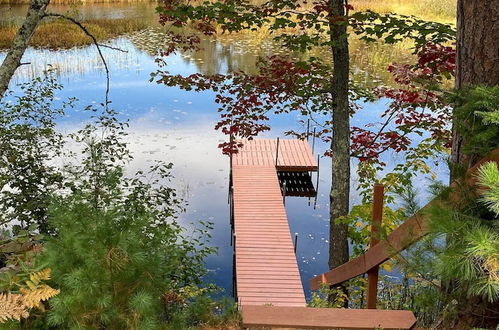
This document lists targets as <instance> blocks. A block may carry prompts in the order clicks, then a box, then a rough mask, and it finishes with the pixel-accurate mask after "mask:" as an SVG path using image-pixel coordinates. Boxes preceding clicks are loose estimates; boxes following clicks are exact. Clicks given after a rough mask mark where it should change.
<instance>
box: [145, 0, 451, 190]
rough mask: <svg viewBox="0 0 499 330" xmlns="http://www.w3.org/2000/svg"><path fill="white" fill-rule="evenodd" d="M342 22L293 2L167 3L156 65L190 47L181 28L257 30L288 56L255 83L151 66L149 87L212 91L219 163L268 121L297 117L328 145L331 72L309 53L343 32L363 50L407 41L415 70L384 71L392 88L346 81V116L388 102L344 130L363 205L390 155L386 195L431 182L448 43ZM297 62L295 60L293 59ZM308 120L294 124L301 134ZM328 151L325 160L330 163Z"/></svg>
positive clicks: (375, 21) (431, 31)
mask: <svg viewBox="0 0 499 330" xmlns="http://www.w3.org/2000/svg"><path fill="white" fill-rule="evenodd" d="M345 9H346V16H345V17H335V16H333V15H332V14H331V8H330V7H329V4H328V2H327V1H315V2H313V3H311V4H302V3H301V2H299V1H293V0H289V1H274V0H269V1H265V2H262V3H258V4H255V3H253V2H251V1H224V2H213V3H211V2H205V3H203V4H201V5H196V4H192V3H191V2H183V1H180V0H166V1H163V2H162V3H161V6H160V7H159V8H158V12H159V13H160V18H161V22H162V23H163V24H165V25H169V26H170V27H172V28H170V29H169V34H170V36H171V43H170V44H169V45H168V47H167V49H166V50H165V55H167V54H170V53H172V52H175V51H176V50H178V49H184V50H185V49H193V48H194V49H195V48H196V47H198V44H199V41H200V36H199V35H198V34H193V33H191V34H189V33H184V31H185V29H181V30H179V29H177V28H181V27H182V28H183V27H186V26H190V27H197V29H198V30H199V34H204V35H205V36H208V37H210V36H212V35H214V34H217V33H220V31H222V33H224V32H229V33H232V32H238V31H244V30H248V31H249V30H258V29H263V28H265V29H266V30H268V31H269V33H270V35H272V36H273V38H274V39H275V41H276V42H277V43H278V44H280V45H281V46H282V47H283V48H284V49H285V50H286V52H287V53H290V54H291V55H290V56H271V57H268V58H261V59H260V61H259V63H258V66H257V72H256V74H249V73H245V72H230V73H228V74H225V75H224V74H216V75H203V74H192V75H189V76H181V75H172V74H170V73H169V72H168V70H167V59H164V58H161V59H158V60H157V61H158V63H159V64H160V66H161V67H162V68H160V69H159V70H158V71H157V72H156V73H154V74H153V75H152V80H156V82H158V83H162V84H165V85H168V86H178V87H180V88H182V89H185V90H195V91H204V90H212V91H214V92H215V93H216V96H215V101H216V102H217V103H218V104H219V109H218V111H219V112H220V113H221V115H220V116H221V117H220V121H219V122H218V123H217V125H216V129H220V130H221V131H222V132H223V133H224V134H226V135H227V136H229V138H228V141H227V142H224V143H221V144H220V147H221V148H222V150H223V152H224V153H234V152H237V149H238V147H239V146H240V142H238V140H237V138H238V137H240V138H250V139H251V138H253V137H254V136H257V135H258V134H260V133H261V132H264V131H267V130H270V126H269V125H268V123H267V122H268V119H269V117H270V116H271V115H282V114H287V113H291V112H297V113H299V114H300V115H302V116H304V117H305V118H307V119H308V120H309V121H310V123H311V124H312V126H315V127H316V128H317V131H316V136H317V137H319V138H321V139H322V140H323V141H324V142H325V143H328V144H330V143H331V139H332V134H334V132H333V129H332V123H333V120H334V118H332V116H331V113H332V109H333V108H334V107H335V104H334V98H333V95H332V91H333V88H332V87H333V86H332V85H331V83H332V80H331V77H332V75H333V63H332V58H330V57H314V56H311V54H312V50H314V49H317V48H321V49H328V48H329V49H330V48H331V46H333V45H334V44H335V42H336V41H335V37H334V36H333V35H332V30H333V27H334V26H336V25H349V26H350V27H351V30H352V32H353V33H354V34H357V35H358V36H359V37H360V38H361V39H362V40H365V41H367V42H369V41H373V40H383V41H384V42H386V43H395V42H398V41H401V40H412V41H413V43H414V53H415V54H416V55H417V58H418V62H417V63H416V64H414V65H410V64H394V65H392V66H390V67H389V68H388V70H389V71H390V72H391V74H392V75H393V77H394V79H395V81H396V82H397V83H398V84H399V87H397V88H393V87H385V86H380V87H379V88H377V89H375V90H374V91H370V90H367V89H366V88H365V87H362V86H361V85H360V84H358V83H356V82H355V81H350V101H351V114H352V115H354V114H355V113H358V114H359V115H360V114H361V113H362V108H361V107H360V106H359V105H358V104H356V101H359V100H368V101H373V100H376V99H388V100H389V101H390V104H389V106H388V108H387V110H386V111H385V112H383V113H382V115H381V116H380V122H372V123H369V124H367V125H366V126H365V127H355V126H354V127H352V128H351V142H350V143H351V156H352V157H353V158H356V159H358V160H359V161H360V163H359V166H358V174H359V178H360V182H359V189H360V190H361V193H362V194H363V196H364V197H367V195H368V194H369V191H370V189H371V187H372V185H373V183H375V182H376V181H379V180H380V178H379V177H378V173H380V172H381V171H382V170H383V169H384V168H385V166H386V164H385V163H384V162H383V161H381V160H380V155H381V154H383V153H385V152H387V151H393V152H396V153H401V154H403V155H404V158H403V160H402V161H401V162H400V163H399V164H397V165H396V166H395V167H394V168H393V169H390V173H389V174H387V175H386V177H385V178H383V179H381V181H382V183H384V184H385V185H386V186H387V187H388V189H389V190H390V191H392V192H396V193H400V192H401V191H402V190H403V187H404V186H407V185H408V184H409V183H410V181H411V179H412V178H413V176H414V175H415V174H416V173H422V174H431V170H430V168H429V166H428V165H427V161H428V160H429V159H434V158H436V157H438V156H439V155H441V153H442V152H443V151H445V150H446V149H447V148H448V147H449V140H450V126H449V125H448V123H449V121H450V114H451V111H450V110H451V109H450V107H448V106H447V104H446V102H445V100H444V98H443V96H444V91H443V90H442V88H441V84H442V83H444V82H445V81H448V80H449V79H451V78H452V77H453V74H454V70H455V50H454V48H453V47H449V46H445V44H448V43H450V42H452V41H453V40H454V38H455V31H454V30H453V28H452V27H451V26H449V25H445V24H440V23H434V22H425V21H422V20H420V19H417V18H415V17H411V16H400V15H395V14H393V13H391V14H378V13H375V12H372V11H367V12H355V13H352V14H350V11H352V10H353V8H352V6H350V5H346V8H345ZM296 54H304V55H308V56H301V57H300V60H297V59H294V56H293V55H296ZM307 119H305V120H304V121H302V122H301V124H302V126H303V128H305V127H306V126H307V125H306V122H307ZM286 134H288V135H292V136H295V137H298V138H305V137H307V134H309V135H311V133H310V132H297V131H293V130H291V131H288V132H287V133H286ZM332 152H334V151H333V150H328V151H326V155H328V156H330V155H331V153H332Z"/></svg>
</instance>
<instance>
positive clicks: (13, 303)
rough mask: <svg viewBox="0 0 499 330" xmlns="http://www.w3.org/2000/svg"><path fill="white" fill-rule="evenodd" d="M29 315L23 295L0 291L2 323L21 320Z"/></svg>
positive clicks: (0, 318) (0, 321)
mask: <svg viewBox="0 0 499 330" xmlns="http://www.w3.org/2000/svg"><path fill="white" fill-rule="evenodd" d="M28 315H29V314H28V311H27V310H26V306H24V303H23V297H22V295H20V294H13V293H10V292H8V293H0V323H4V322H7V321H9V320H17V321H19V320H20V319H21V318H27V317H28Z"/></svg>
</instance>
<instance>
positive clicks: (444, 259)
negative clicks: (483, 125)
mask: <svg viewBox="0 0 499 330" xmlns="http://www.w3.org/2000/svg"><path fill="white" fill-rule="evenodd" d="M482 166H483V167H482V168H481V169H480V170H479V174H478V181H479V185H481V186H491V187H493V188H496V187H497V186H499V175H497V165H496V164H495V163H486V164H485V165H482ZM453 189H454V190H456V189H463V188H462V187H459V186H457V187H454V188H453ZM465 189H469V188H465ZM447 194H448V193H447V192H444V193H443V194H440V196H441V197H440V199H441V202H440V203H437V204H436V205H435V206H433V207H431V208H429V209H428V210H427V213H426V216H427V217H429V219H430V220H429V224H430V233H429V235H428V236H427V237H426V238H425V239H424V240H423V241H421V242H419V243H418V244H417V245H416V246H415V247H412V248H411V249H409V250H408V252H406V253H405V254H402V255H400V256H399V257H398V261H399V263H398V265H399V266H401V269H402V270H403V271H404V273H405V274H406V275H407V276H410V277H412V278H413V279H414V281H415V282H414V283H413V284H412V287H413V288H412V290H414V299H413V305H412V308H413V310H415V312H417V313H421V314H422V315H421V319H422V320H424V321H425V323H426V325H430V324H431V323H434V322H436V321H437V320H439V319H443V320H444V322H445V324H447V325H448V326H452V324H453V323H452V322H454V321H455V320H456V317H458V315H462V314H465V315H466V314H467V313H474V314H476V315H484V317H483V320H487V315H490V313H489V311H486V310H481V309H480V308H481V307H480V304H479V302H480V301H488V302H490V303H495V302H497V301H499V277H498V275H499V266H498V265H499V234H498V232H497V228H498V226H499V218H497V214H495V215H494V213H491V212H490V211H494V210H493V206H494V205H495V204H494V203H488V204H487V206H489V207H490V206H492V207H491V208H490V211H489V210H484V207H483V204H481V203H480V199H476V197H475V198H474V199H467V200H462V201H461V202H460V204H459V206H458V207H456V206H452V205H453V202H452V201H447V200H446V198H447V197H445V196H446V195H447ZM460 196H469V194H464V195H463V194H460ZM454 203H455V201H454ZM449 283H450V284H449ZM418 319H420V316H419V315H418Z"/></svg>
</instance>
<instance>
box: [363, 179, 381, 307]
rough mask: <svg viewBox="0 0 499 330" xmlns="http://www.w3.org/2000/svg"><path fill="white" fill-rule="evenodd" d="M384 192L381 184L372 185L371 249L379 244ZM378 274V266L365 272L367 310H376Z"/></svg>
mask: <svg viewBox="0 0 499 330" xmlns="http://www.w3.org/2000/svg"><path fill="white" fill-rule="evenodd" d="M384 192H385V187H384V186H383V185H382V184H375V185H374V192H373V214H372V223H371V243H370V246H371V247H373V246H375V245H376V244H378V243H379V231H380V228H381V222H382V220H383V198H384ZM378 273H379V266H375V267H373V268H372V269H370V270H369V271H368V272H367V308H369V309H376V300H377V297H378Z"/></svg>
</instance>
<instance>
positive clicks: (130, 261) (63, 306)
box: [0, 75, 238, 329]
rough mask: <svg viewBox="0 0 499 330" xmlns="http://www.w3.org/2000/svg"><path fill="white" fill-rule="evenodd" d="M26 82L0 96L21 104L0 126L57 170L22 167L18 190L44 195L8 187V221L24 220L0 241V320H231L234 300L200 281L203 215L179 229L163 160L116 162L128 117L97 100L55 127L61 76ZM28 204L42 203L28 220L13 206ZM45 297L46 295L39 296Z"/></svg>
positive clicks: (182, 323)
mask: <svg viewBox="0 0 499 330" xmlns="http://www.w3.org/2000/svg"><path fill="white" fill-rule="evenodd" d="M23 86H24V85H23ZM26 86H27V87H26V89H25V90H26V92H25V95H23V96H20V97H18V100H19V104H18V105H12V103H8V105H7V107H9V109H11V108H12V109H16V110H17V111H18V112H19V113H20V114H17V113H16V112H13V114H12V117H9V118H8V119H10V121H9V120H8V119H5V120H4V123H5V124H4V125H5V129H4V130H3V131H2V132H3V134H4V135H5V136H7V134H9V135H8V136H9V137H11V136H13V137H16V138H18V140H19V141H27V142H23V143H19V144H17V145H15V146H12V149H11V150H9V149H8V148H7V149H6V150H8V151H9V152H11V153H12V154H13V155H19V156H20V158H22V156H26V157H28V156H30V158H29V160H30V161H32V162H35V165H36V166H37V167H38V168H39V169H40V170H39V173H42V174H43V173H56V174H57V178H58V181H56V182H55V183H53V184H52V185H49V184H47V186H46V187H45V190H43V189H42V184H40V183H39V182H40V181H39V180H41V179H44V177H43V176H40V177H39V178H36V177H33V178H32V179H30V180H32V181H30V182H28V183H26V187H27V188H25V187H23V190H28V191H29V190H30V189H31V190H35V189H38V190H37V191H38V192H39V193H41V194H42V193H43V194H44V198H43V199H34V200H33V201H31V200H30V199H21V198H19V199H18V204H15V205H16V208H11V209H12V214H13V215H12V216H10V217H9V218H8V221H10V222H7V223H8V224H9V225H12V224H13V223H15V222H14V221H18V218H19V215H18V214H21V215H22V216H25V217H26V220H23V221H24V222H23V223H22V225H23V226H22V227H25V228H26V227H27V223H28V224H31V225H30V226H29V228H26V229H22V228H21V227H20V226H16V227H14V232H13V233H12V232H8V233H7V232H6V233H5V234H3V236H2V240H1V241H0V248H1V251H0V252H1V257H2V260H1V261H2V263H3V264H5V267H4V268H2V269H1V270H0V292H1V293H2V294H1V299H2V302H5V304H4V305H2V308H3V307H4V306H5V308H4V309H2V313H3V314H2V320H4V319H7V318H9V319H13V320H14V321H17V322H14V321H9V322H8V323H6V326H11V327H19V326H20V327H26V328H33V327H42V328H47V327H86V328H92V329H94V328H103V327H105V328H109V329H124V328H127V329H134V328H135V329H158V328H166V327H168V326H169V324H170V325H172V326H173V327H174V328H190V327H197V326H199V325H204V324H208V325H217V324H221V323H223V322H233V323H234V324H237V322H238V321H237V311H236V310H235V309H234V305H233V304H231V303H230V302H215V301H213V300H212V299H211V298H210V297H209V294H210V293H211V292H213V290H214V289H215V288H214V287H213V286H212V285H208V284H205V283H203V281H202V280H203V275H204V274H205V273H206V269H205V267H204V263H203V261H204V258H205V257H206V256H207V255H208V254H210V253H213V252H215V249H214V248H212V247H209V246H208V245H207V242H208V241H209V239H210V233H209V232H210V230H211V228H212V227H211V224H210V223H201V226H198V225H196V224H193V225H192V229H189V230H187V229H185V228H183V227H182V226H181V225H180V224H179V223H178V222H177V216H178V214H179V213H180V212H182V211H183V210H184V203H183V202H182V201H181V200H180V199H179V198H178V197H177V195H176V192H175V190H174V189H173V188H170V187H169V185H170V180H171V178H172V177H171V175H170V170H171V168H172V164H163V163H156V164H154V165H153V166H151V168H150V171H148V172H142V171H139V172H138V173H136V174H135V175H129V174H128V175H127V174H125V167H126V165H127V164H128V162H129V161H130V159H131V155H130V153H129V151H128V148H127V145H126V143H124V142H123V141H124V137H125V136H126V128H127V127H128V124H127V123H126V122H120V121H119V120H118V119H117V113H116V112H115V111H114V110H111V109H108V107H106V106H105V105H104V104H102V108H103V110H100V109H97V108H94V107H92V106H90V107H87V108H86V110H87V111H88V112H90V113H91V114H92V116H91V118H92V120H91V122H90V123H89V124H87V125H85V126H84V127H83V128H82V129H80V130H79V131H77V132H76V133H71V134H69V135H68V136H62V135H61V134H59V133H57V132H56V131H55V128H54V127H55V120H56V118H57V116H56V115H58V114H62V110H61V111H60V112H57V111H56V112H54V110H51V109H52V108H53V104H52V103H53V101H54V100H55V96H54V89H55V88H60V86H59V85H57V84H55V83H54V80H51V79H50V75H49V76H48V77H47V79H46V80H42V79H36V80H35V81H34V82H33V83H32V84H31V85H29V84H28V85H26ZM32 104H33V105H36V107H35V106H31V105H32ZM23 105H24V107H23ZM23 109H24V110H23ZM38 110H40V111H39V112H36V111H38ZM40 118H41V119H40ZM63 141H64V144H63V143H62V142H63ZM63 146H64V147H65V146H67V147H69V149H70V150H71V151H66V150H65V149H64V150H63ZM14 147H15V148H14ZM24 148H26V149H24ZM35 150H36V152H38V156H40V158H36V157H35ZM6 160H7V161H12V162H13V161H16V163H13V164H10V163H7V161H5V162H4V163H3V164H6V165H4V166H6V167H7V168H8V169H10V168H14V169H15V168H16V167H17V166H18V163H19V159H15V158H14V157H11V158H8V157H6ZM61 162H62V163H63V165H59V164H60V163H61ZM53 164H58V166H57V167H55V165H53ZM7 165H8V166H7ZM9 166H10V167H9ZM26 166H28V167H27V168H28V169H30V168H31V167H36V166H34V165H31V164H28V165H26ZM7 173H8V172H7ZM4 177H7V176H6V175H5V176H4ZM7 178H8V177H7ZM14 179H15V178H12V179H11V181H9V183H8V184H9V185H11V183H10V182H15V181H14ZM37 179H39V180H38V181H37ZM21 191H22V190H21ZM9 196H10V195H9ZM32 204H33V205H34V206H31V205H32ZM28 206H29V207H36V208H35V209H36V210H39V209H40V210H42V211H43V212H40V214H41V216H40V219H41V220H40V221H39V222H35V223H33V222H32V219H33V218H35V219H36V217H35V216H36V215H37V214H38V213H36V214H33V215H32V214H29V213H27V212H24V210H31V208H28ZM6 209H7V208H6ZM9 210H10V209H9ZM18 210H20V211H18ZM16 212H17V213H16ZM6 219H7V218H6ZM42 225H43V227H42ZM41 228H49V229H50V230H49V231H48V232H49V235H44V236H42V235H40V234H38V233H39V232H40V229H41ZM40 252H41V254H40ZM50 272H51V278H50V280H49V275H50ZM45 282H47V283H45ZM49 285H50V286H49ZM54 288H57V289H54ZM56 294H57V295H56ZM54 295H56V296H55V297H53V296H54ZM51 297H53V298H51ZM49 298H51V299H50V301H49V303H48V304H45V303H44V304H42V303H41V302H42V301H44V302H45V301H46V300H47V299H49ZM7 303H8V304H9V305H8V306H7ZM9 306H10V307H12V308H11V309H10V307H9ZM46 306H48V307H49V308H48V311H47V312H46V313H43V312H44V311H45V307H46ZM7 307H9V309H7ZM35 311H36V312H35ZM28 313H29V314H28ZM28 315H29V318H28V319H26V318H27V317H28ZM21 318H22V319H24V320H22V322H18V321H19V319H21Z"/></svg>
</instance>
